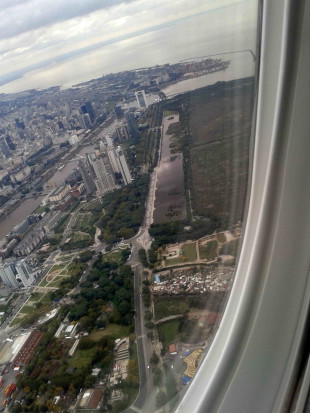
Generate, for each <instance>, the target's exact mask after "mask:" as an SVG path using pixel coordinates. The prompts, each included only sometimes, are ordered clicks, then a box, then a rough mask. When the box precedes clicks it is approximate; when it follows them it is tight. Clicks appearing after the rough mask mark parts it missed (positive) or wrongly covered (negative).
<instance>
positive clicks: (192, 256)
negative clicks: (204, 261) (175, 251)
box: [182, 242, 197, 261]
mask: <svg viewBox="0 0 310 413" xmlns="http://www.w3.org/2000/svg"><path fill="white" fill-rule="evenodd" d="M182 250H183V254H184V255H185V257H186V259H187V260H188V261H196V260H197V251H196V243H195V242H192V243H191V244H184V245H183V246H182Z"/></svg>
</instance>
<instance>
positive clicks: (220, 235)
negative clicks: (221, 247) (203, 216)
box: [216, 232, 227, 244]
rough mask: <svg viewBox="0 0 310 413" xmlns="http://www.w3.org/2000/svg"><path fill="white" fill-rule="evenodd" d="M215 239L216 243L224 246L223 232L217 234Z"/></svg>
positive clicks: (224, 237) (224, 236)
mask: <svg viewBox="0 0 310 413" xmlns="http://www.w3.org/2000/svg"><path fill="white" fill-rule="evenodd" d="M216 238H217V240H218V242H220V243H221V244H224V242H226V241H227V239H226V235H225V234H224V232H219V233H218V234H216Z"/></svg>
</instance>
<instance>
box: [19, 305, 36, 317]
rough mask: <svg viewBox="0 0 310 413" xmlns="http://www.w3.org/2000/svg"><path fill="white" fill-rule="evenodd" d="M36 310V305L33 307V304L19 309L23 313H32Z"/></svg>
mask: <svg viewBox="0 0 310 413" xmlns="http://www.w3.org/2000/svg"><path fill="white" fill-rule="evenodd" d="M34 310H35V307H32V306H31V305H24V306H23V307H22V308H21V309H20V310H19V312H20V313H21V314H27V315H28V314H32V313H33V312H34Z"/></svg>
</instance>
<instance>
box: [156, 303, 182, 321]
mask: <svg viewBox="0 0 310 413" xmlns="http://www.w3.org/2000/svg"><path fill="white" fill-rule="evenodd" d="M154 307H155V318H156V320H160V319H161V318H164V317H169V316H171V315H177V314H183V313H184V312H185V311H186V310H188V304H187V301H186V300H161V301H157V302H156V303H155V306H154Z"/></svg>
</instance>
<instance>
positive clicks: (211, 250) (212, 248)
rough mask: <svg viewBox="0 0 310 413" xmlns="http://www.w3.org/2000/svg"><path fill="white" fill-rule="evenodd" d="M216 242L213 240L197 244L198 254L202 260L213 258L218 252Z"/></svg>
mask: <svg viewBox="0 0 310 413" xmlns="http://www.w3.org/2000/svg"><path fill="white" fill-rule="evenodd" d="M217 250H218V242H217V241H215V240H213V241H209V242H208V243H207V244H205V245H199V255H200V259H202V260H214V259H215V258H216V257H217V255H218V253H217Z"/></svg>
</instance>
